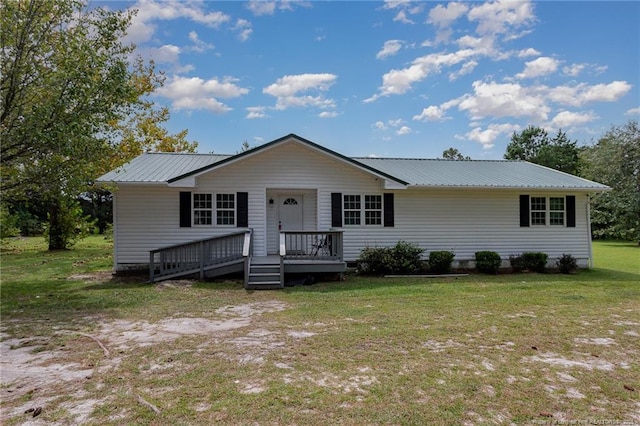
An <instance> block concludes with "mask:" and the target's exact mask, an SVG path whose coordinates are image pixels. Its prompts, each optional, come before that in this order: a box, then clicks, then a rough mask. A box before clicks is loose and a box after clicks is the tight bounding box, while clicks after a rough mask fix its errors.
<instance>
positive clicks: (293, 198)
mask: <svg viewBox="0 0 640 426" xmlns="http://www.w3.org/2000/svg"><path fill="white" fill-rule="evenodd" d="M302 201H303V198H302V195H281V196H279V197H278V221H279V227H280V230H282V231H302V230H303V229H304V221H303V214H302V212H303V210H302Z"/></svg>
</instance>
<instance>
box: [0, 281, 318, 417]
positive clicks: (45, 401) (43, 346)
mask: <svg viewBox="0 0 640 426" xmlns="http://www.w3.org/2000/svg"><path fill="white" fill-rule="evenodd" d="M78 278H79V279H83V278H85V277H78ZM185 285H189V283H188V282H182V281H181V282H167V283H163V284H161V285H159V288H163V287H167V286H169V287H176V286H185ZM285 308H286V306H285V305H284V304H283V303H281V302H277V301H272V302H259V303H249V304H245V305H238V306H224V307H221V308H219V309H217V310H216V311H215V315H214V318H181V317H176V318H165V319H163V320H161V321H158V322H155V323H150V322H147V321H135V322H134V321H125V320H115V321H110V322H102V324H101V326H100V327H99V329H98V330H97V331H95V332H93V333H91V334H86V333H78V332H72V331H66V330H59V331H56V335H63V336H70V337H72V338H75V339H83V340H84V341H85V346H86V344H89V345H91V346H93V348H94V349H95V348H99V351H101V352H102V359H100V362H91V360H82V361H78V357H77V354H70V353H69V350H67V349H66V348H65V347H62V348H48V347H47V344H48V343H49V340H50V338H45V337H37V336H36V337H29V338H13V337H11V336H8V335H7V334H6V333H2V334H1V335H0V338H1V339H2V341H1V342H0V380H1V392H2V412H1V419H2V423H5V422H7V421H12V422H15V421H18V422H19V423H20V424H26V425H28V424H45V421H44V420H43V419H42V417H38V416H35V417H34V416H33V414H34V412H35V410H36V409H39V411H40V412H44V411H45V410H47V408H48V406H49V405H51V404H52V403H53V402H54V401H59V400H60V399H61V397H63V398H64V399H65V402H63V403H62V404H60V403H59V402H56V404H55V405H57V406H58V407H61V408H63V409H64V410H65V411H66V413H67V416H66V417H65V418H64V419H63V420H61V421H60V422H59V423H60V424H70V423H71V424H77V423H83V422H86V421H88V420H89V418H90V415H91V413H92V412H93V410H94V409H95V408H96V407H97V406H98V405H100V404H101V403H104V402H106V401H101V400H97V399H94V398H92V397H91V395H89V394H88V392H86V391H85V390H84V385H85V383H86V382H87V381H88V380H93V379H94V376H99V375H100V373H103V372H105V371H108V370H109V369H112V368H115V367H116V366H118V365H119V364H120V363H121V362H122V360H123V358H124V357H126V356H127V353H128V351H129V350H130V349H132V348H139V347H144V346H154V345H162V344H164V343H167V342H170V341H174V340H176V339H179V338H180V337H183V336H194V335H204V336H209V337H211V338H212V339H225V338H226V339H228V341H229V342H228V343H229V345H231V346H232V347H235V348H236V349H238V350H237V351H236V352H237V353H238V361H239V362H252V363H260V362H262V356H263V355H264V353H266V352H268V351H270V350H272V349H274V348H277V347H279V346H282V345H283V344H284V343H282V342H279V341H278V339H277V337H276V336H275V335H274V334H273V333H272V332H269V331H265V330H260V329H259V328H258V329H256V328H255V327H249V326H250V325H252V322H254V321H256V320H257V318H258V317H260V316H261V315H262V314H264V313H267V312H277V311H282V310H284V309H285ZM96 321H100V320H99V319H96ZM243 328H246V329H247V332H246V335H245V336H244V337H237V334H234V335H233V337H231V335H230V332H232V331H237V330H240V329H243ZM296 333H299V335H300V337H305V336H309V335H313V334H314V333H311V332H307V331H300V332H296ZM228 334H229V335H228ZM243 334H244V333H241V334H240V335H241V336H242V335H243ZM227 335H228V336H227ZM54 337H55V336H54ZM94 352H95V351H94ZM74 355H76V356H74ZM153 367H154V366H152V368H153ZM156 367H157V368H160V367H159V366H156ZM99 386H100V385H98V387H99ZM240 387H241V391H243V392H247V393H252V392H257V391H260V387H259V386H258V385H255V384H240ZM140 399H141V401H140V403H142V404H145V403H146V401H144V400H143V399H142V398H140ZM149 408H150V409H153V408H154V407H151V406H150V407H149ZM46 423H47V424H50V422H46Z"/></svg>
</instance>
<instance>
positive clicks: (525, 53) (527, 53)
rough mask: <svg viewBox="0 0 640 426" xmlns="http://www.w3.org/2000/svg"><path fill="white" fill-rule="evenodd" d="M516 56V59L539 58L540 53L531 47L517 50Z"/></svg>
mask: <svg viewBox="0 0 640 426" xmlns="http://www.w3.org/2000/svg"><path fill="white" fill-rule="evenodd" d="M516 56H517V57H518V58H528V57H529V56H540V52H539V51H537V50H536V49H534V48H532V47H529V48H527V49H522V50H519V51H518V53H517V54H516Z"/></svg>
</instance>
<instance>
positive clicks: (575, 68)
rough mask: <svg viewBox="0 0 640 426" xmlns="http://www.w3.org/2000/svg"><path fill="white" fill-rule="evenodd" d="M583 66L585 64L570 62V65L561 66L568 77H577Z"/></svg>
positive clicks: (584, 66)
mask: <svg viewBox="0 0 640 426" xmlns="http://www.w3.org/2000/svg"><path fill="white" fill-rule="evenodd" d="M585 68H586V64H571V65H570V66H566V67H562V72H563V73H564V74H565V75H568V76H570V77H577V76H578V74H580V73H581V72H582V71H584V69H585Z"/></svg>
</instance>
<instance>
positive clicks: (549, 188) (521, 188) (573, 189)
mask: <svg viewBox="0 0 640 426" xmlns="http://www.w3.org/2000/svg"><path fill="white" fill-rule="evenodd" d="M409 187H410V188H421V189H500V190H513V191H525V190H526V191H570V192H588V193H593V192H609V191H611V188H610V187H608V186H607V187H590V188H586V187H571V186H562V187H558V186H506V185H502V186H501V185H421V184H412V185H410V186H409Z"/></svg>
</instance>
